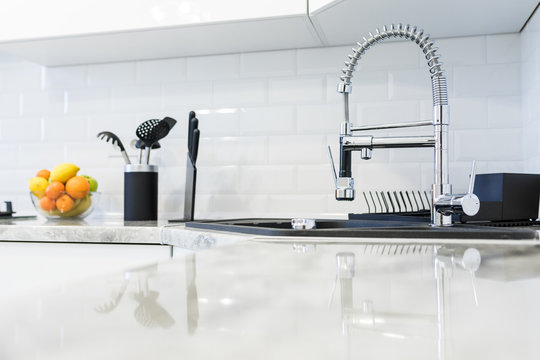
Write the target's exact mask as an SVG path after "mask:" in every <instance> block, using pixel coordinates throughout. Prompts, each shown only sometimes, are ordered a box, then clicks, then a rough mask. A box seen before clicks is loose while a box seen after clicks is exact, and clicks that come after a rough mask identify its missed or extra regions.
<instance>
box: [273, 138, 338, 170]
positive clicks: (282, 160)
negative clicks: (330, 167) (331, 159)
mask: <svg viewBox="0 0 540 360" xmlns="http://www.w3.org/2000/svg"><path fill="white" fill-rule="evenodd" d="M325 145H326V137H325V136H317V135H308V136H302V135H295V136H280V137H273V136H271V137H269V138H268V161H269V163H270V164H280V165H281V164H291V165H294V164H326V163H327V161H328V160H327V159H328V154H327V150H326V146H325Z"/></svg>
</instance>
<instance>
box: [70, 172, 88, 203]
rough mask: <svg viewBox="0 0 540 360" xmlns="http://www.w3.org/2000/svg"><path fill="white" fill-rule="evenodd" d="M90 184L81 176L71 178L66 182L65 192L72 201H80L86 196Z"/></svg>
mask: <svg viewBox="0 0 540 360" xmlns="http://www.w3.org/2000/svg"><path fill="white" fill-rule="evenodd" d="M89 191H90V183H89V182H88V180H86V179H85V178H84V177H82V176H73V177H71V178H70V179H69V180H68V181H67V182H66V192H67V193H68V194H69V195H70V196H71V197H72V198H74V199H82V198H84V197H86V195H88V192H89Z"/></svg>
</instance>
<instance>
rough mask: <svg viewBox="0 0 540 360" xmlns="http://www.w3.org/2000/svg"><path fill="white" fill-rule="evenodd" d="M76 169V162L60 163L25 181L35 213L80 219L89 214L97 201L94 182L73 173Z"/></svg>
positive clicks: (49, 217) (95, 183) (95, 182)
mask: <svg viewBox="0 0 540 360" xmlns="http://www.w3.org/2000/svg"><path fill="white" fill-rule="evenodd" d="M79 170H80V169H79V167H78V166H76V165H73V164H70V163H64V164H60V165H58V166H56V167H55V168H54V169H52V170H51V171H49V170H45V169H43V170H39V171H38V172H37V174H36V176H34V177H33V178H31V179H30V180H29V181H28V187H29V188H30V198H31V199H32V203H33V204H34V207H35V209H36V211H37V212H38V214H40V215H42V216H44V217H46V218H47V219H82V218H85V217H86V216H88V215H90V213H91V212H92V211H93V210H94V208H95V205H96V203H97V202H98V200H99V193H98V192H97V191H96V190H97V181H96V180H95V179H94V178H92V177H91V176H88V175H77V173H78V172H79Z"/></svg>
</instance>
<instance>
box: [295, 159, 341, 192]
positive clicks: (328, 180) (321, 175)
mask: <svg viewBox="0 0 540 360" xmlns="http://www.w3.org/2000/svg"><path fill="white" fill-rule="evenodd" d="M330 171H331V169H330V168H329V165H328V164H317V165H309V164H305V165H304V164H301V165H299V166H298V170H297V172H298V184H297V187H298V192H299V193H300V194H330V193H333V192H334V189H335V184H334V179H333V178H332V175H331V172H330Z"/></svg>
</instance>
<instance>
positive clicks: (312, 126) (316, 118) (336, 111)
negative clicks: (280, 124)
mask: <svg viewBox="0 0 540 360" xmlns="http://www.w3.org/2000/svg"><path fill="white" fill-rule="evenodd" d="M342 121H343V106H339V105H334V104H330V105H303V106H298V107H297V109H296V131H297V133H298V134H300V135H307V134H331V133H332V132H335V133H336V134H337V133H338V132H339V126H340V124H341V122H342Z"/></svg>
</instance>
